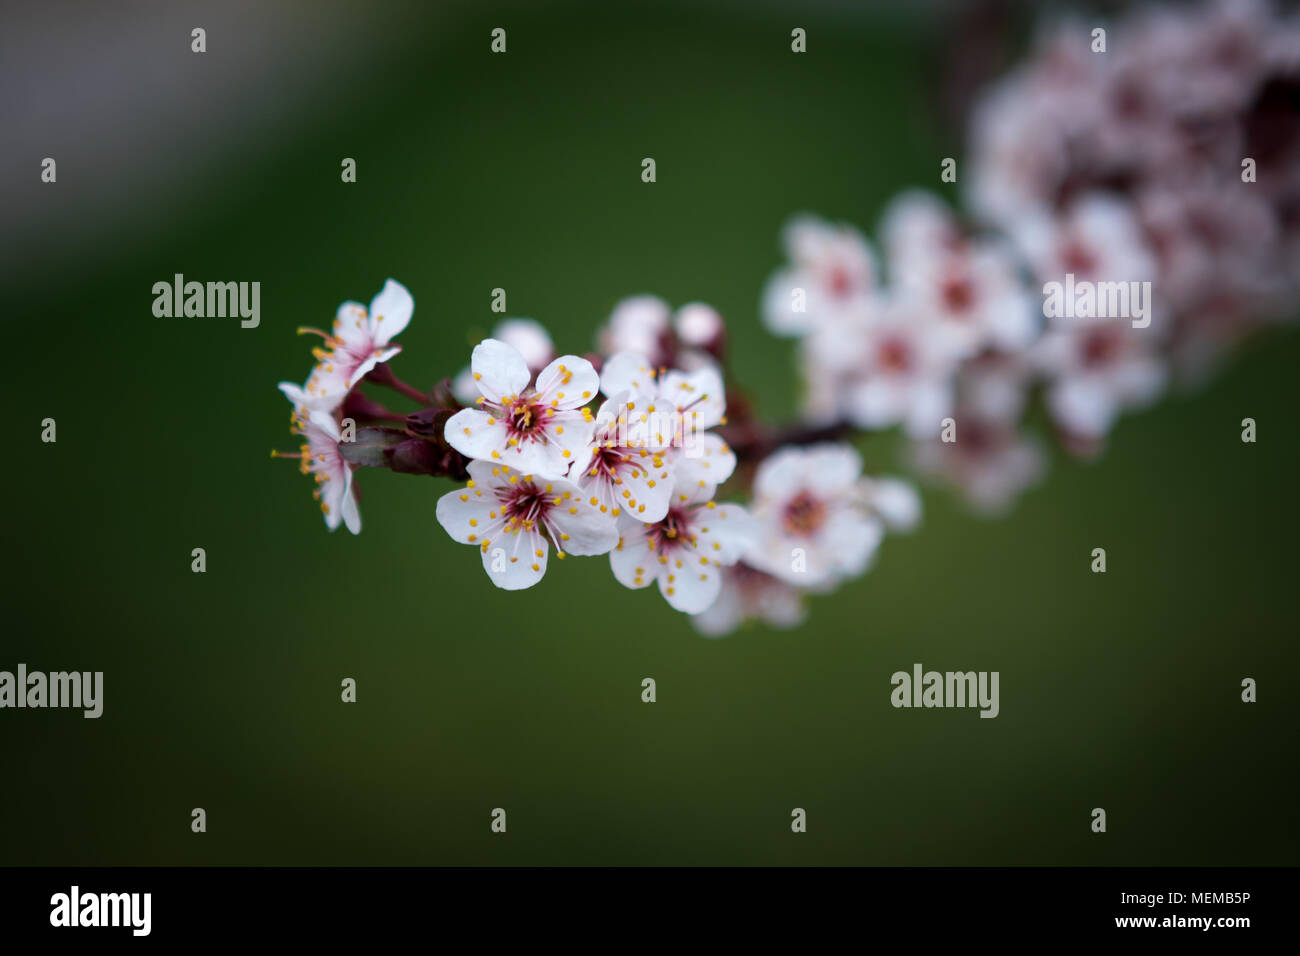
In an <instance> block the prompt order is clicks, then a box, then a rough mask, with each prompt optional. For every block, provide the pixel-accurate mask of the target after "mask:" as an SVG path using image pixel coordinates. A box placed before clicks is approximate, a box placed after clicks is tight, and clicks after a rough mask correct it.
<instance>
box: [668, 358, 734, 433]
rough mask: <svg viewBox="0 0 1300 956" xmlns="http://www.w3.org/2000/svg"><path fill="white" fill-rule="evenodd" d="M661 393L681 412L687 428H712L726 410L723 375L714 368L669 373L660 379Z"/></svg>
mask: <svg viewBox="0 0 1300 956" xmlns="http://www.w3.org/2000/svg"><path fill="white" fill-rule="evenodd" d="M659 394H660V395H662V396H663V397H665V398H667V399H669V400H670V401H671V402H672V403H673V404H674V405H676V406H677V410H678V411H680V412H682V414H683V416H684V417H685V419H686V427H687V428H688V429H689V428H695V429H699V430H703V429H705V428H712V427H713V426H714V425H717V424H719V423H720V422H721V421H722V419H723V416H724V415H725V414H726V411H727V395H726V392H725V390H724V389H723V387H722V376H721V375H719V374H718V371H717V370H716V369H714V368H702V369H699V370H698V371H695V372H691V373H690V374H684V373H682V372H678V371H671V372H668V373H667V374H665V375H664V377H663V380H662V382H660V385H659Z"/></svg>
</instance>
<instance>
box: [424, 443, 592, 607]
mask: <svg viewBox="0 0 1300 956" xmlns="http://www.w3.org/2000/svg"><path fill="white" fill-rule="evenodd" d="M469 475H470V480H469V482H468V483H467V484H466V485H465V487H464V489H463V490H460V491H452V492H449V493H448V494H445V495H443V496H442V497H441V498H440V499H439V500H438V509H437V515H438V523H439V524H441V525H442V527H443V528H444V529H445V530H446V532H447V534H449V535H451V537H452V539H453V540H455V541H459V542H460V543H461V544H472V545H475V546H476V547H477V548H478V549H479V551H480V553H481V554H482V557H483V569H484V570H485V571H486V572H487V574H488V577H489V578H490V579H491V581H492V583H493V584H495V585H496V586H497V587H499V588H502V589H504V590H507V591H518V590H520V589H522V588H529V587H532V586H533V585H534V584H536V583H537V582H538V581H540V580H541V579H542V576H543V575H544V574H545V573H546V562H547V557H548V555H549V554H550V548H551V545H554V546H555V549H556V556H557V557H559V558H561V559H562V558H563V557H564V556H565V554H578V555H594V554H605V553H606V552H608V551H609V550H610V549H611V548H612V547H614V545H615V544H616V543H617V542H618V531H617V530H616V529H615V527H614V521H613V519H611V518H610V517H609V516H608V515H606V514H601V512H600V511H599V509H597V508H594V507H592V506H591V505H590V504H588V503H586V502H585V501H584V500H583V497H582V492H581V491H579V490H578V487H577V486H576V485H574V484H572V483H571V482H568V481H564V480H562V479H558V478H555V479H547V478H540V477H538V476H536V475H531V474H521V473H519V472H518V471H516V470H515V469H513V468H510V467H508V466H506V465H502V464H497V463H494V462H490V461H472V462H470V463H469Z"/></svg>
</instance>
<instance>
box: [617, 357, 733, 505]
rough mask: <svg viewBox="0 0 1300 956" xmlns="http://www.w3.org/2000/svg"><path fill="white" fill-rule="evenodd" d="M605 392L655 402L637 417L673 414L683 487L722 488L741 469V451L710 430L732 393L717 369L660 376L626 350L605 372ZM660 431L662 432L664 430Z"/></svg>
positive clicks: (674, 461) (676, 469)
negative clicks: (738, 465) (738, 464)
mask: <svg viewBox="0 0 1300 956" xmlns="http://www.w3.org/2000/svg"><path fill="white" fill-rule="evenodd" d="M601 389H602V391H604V393H605V394H606V395H608V396H611V397H613V396H617V395H622V394H627V395H639V396H644V397H645V398H647V399H650V400H651V401H649V402H648V403H647V404H646V405H645V407H644V409H643V410H642V411H639V412H637V413H636V417H637V418H639V417H640V416H641V415H645V416H647V417H650V416H659V417H660V419H659V420H660V421H662V420H663V416H665V415H668V416H672V427H674V428H675V429H676V434H674V435H672V436H671V444H672V446H673V447H672V448H671V449H670V451H669V454H668V455H667V456H666V458H667V459H668V460H669V461H670V462H671V465H672V472H673V476H674V480H675V481H676V482H677V483H694V484H695V485H697V486H698V487H700V488H704V487H706V486H709V487H712V488H716V487H717V486H718V485H720V484H722V483H723V482H724V481H726V480H727V479H728V478H730V477H731V474H732V472H733V471H735V469H736V456H735V453H734V452H732V450H731V448H730V447H729V446H728V445H727V443H726V441H725V440H723V439H722V438H721V437H720V436H718V435H715V434H713V433H712V432H710V431H709V430H708V429H710V428H713V427H714V426H716V425H720V424H723V423H724V422H725V420H726V411H727V395H726V390H725V388H724V386H723V384H722V375H721V374H720V373H719V372H718V370H717V368H716V367H714V366H712V365H709V366H705V367H703V368H699V369H696V370H695V371H693V372H682V371H678V370H676V369H670V370H667V371H664V372H663V373H662V374H660V373H658V372H656V371H655V369H654V368H653V366H651V364H650V362H649V360H648V359H646V358H645V357H644V356H642V355H638V354H636V353H633V352H620V353H619V354H617V355H613V356H611V357H610V359H609V361H607V362H606V363H605V365H604V367H603V368H602V369H601ZM653 420H654V419H653V418H651V421H653ZM657 431H658V432H659V433H661V434H662V433H663V427H662V426H660V427H658V429H657ZM707 497H712V493H711V492H710V493H709V494H708V495H707Z"/></svg>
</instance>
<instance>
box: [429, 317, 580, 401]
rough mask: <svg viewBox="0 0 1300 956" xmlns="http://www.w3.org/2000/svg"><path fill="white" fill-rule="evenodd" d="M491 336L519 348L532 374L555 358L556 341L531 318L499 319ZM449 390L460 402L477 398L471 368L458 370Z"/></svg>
mask: <svg viewBox="0 0 1300 956" xmlns="http://www.w3.org/2000/svg"><path fill="white" fill-rule="evenodd" d="M492 338H494V339H497V340H498V341H501V342H505V343H506V345H512V346H514V347H515V348H516V349H518V350H519V354H520V355H522V356H523V357H524V362H525V363H526V364H527V365H528V370H529V371H530V372H532V373H533V374H534V375H536V374H537V373H538V372H540V371H541V370H542V369H544V368H546V366H547V365H548V364H550V362H551V360H552V359H554V358H555V344H554V343H553V342H552V341H551V335H550V333H549V332H547V331H546V326H544V325H542V323H540V322H537V321H535V320H534V319H505V320H504V321H501V322H498V323H497V325H496V328H494V329H493V330H492ZM451 391H452V394H453V395H455V396H456V399H457V401H459V402H460V403H461V404H462V405H472V404H473V403H474V401H475V400H476V399H477V398H478V397H479V390H478V385H477V384H476V383H475V381H474V371H473V370H472V369H469V368H463V369H461V370H460V371H459V372H458V373H457V374H456V377H455V378H454V379H452V385H451Z"/></svg>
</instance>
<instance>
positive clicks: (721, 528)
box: [695, 502, 759, 565]
mask: <svg viewBox="0 0 1300 956" xmlns="http://www.w3.org/2000/svg"><path fill="white" fill-rule="evenodd" d="M696 515H697V517H698V521H699V531H698V532H697V533H696V539H695V540H696V544H695V547H696V550H697V551H698V552H699V554H700V555H703V556H704V557H707V558H708V559H709V560H710V561H717V562H718V563H719V564H723V565H730V564H735V563H736V562H737V561H739V560H740V559H741V558H743V557H744V556H745V554H746V553H747V552H749V551H750V550H751V549H752V548H753V547H754V546H755V544H757V542H758V537H759V528H758V523H757V522H756V521H755V520H754V518H753V517H752V516H751V515H750V513H749V512H748V511H746V510H745V509H744V508H742V507H741V506H740V505H735V504H730V503H725V502H724V503H719V504H715V505H714V507H712V508H701V509H700V510H699V511H698V512H696ZM715 545H716V547H715Z"/></svg>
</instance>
